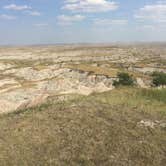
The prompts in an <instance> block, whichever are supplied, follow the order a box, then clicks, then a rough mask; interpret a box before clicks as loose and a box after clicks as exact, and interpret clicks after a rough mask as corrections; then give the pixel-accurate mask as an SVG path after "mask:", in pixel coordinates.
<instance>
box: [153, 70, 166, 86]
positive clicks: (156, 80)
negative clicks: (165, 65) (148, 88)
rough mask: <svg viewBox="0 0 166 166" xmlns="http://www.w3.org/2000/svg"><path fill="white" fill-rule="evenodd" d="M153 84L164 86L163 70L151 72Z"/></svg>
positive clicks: (164, 74)
mask: <svg viewBox="0 0 166 166" xmlns="http://www.w3.org/2000/svg"><path fill="white" fill-rule="evenodd" d="M152 77H153V84H154V85H155V86H164V85H166V73H163V72H154V73H153V74H152Z"/></svg>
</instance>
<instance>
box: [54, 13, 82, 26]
mask: <svg viewBox="0 0 166 166" xmlns="http://www.w3.org/2000/svg"><path fill="white" fill-rule="evenodd" d="M84 19H85V16H82V15H72V16H68V15H60V16H58V17H57V20H58V24H59V25H71V24H72V23H74V22H79V21H82V20H84Z"/></svg>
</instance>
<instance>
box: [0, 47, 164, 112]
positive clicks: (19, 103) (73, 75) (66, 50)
mask: <svg viewBox="0 0 166 166" xmlns="http://www.w3.org/2000/svg"><path fill="white" fill-rule="evenodd" d="M141 51H142V49H141ZM133 52H136V50H135V49H133V48H128V47H127V48H119V47H115V48H112V47H109V46H107V47H100V49H99V48H98V47H87V48H85V47H80V46H79V47H78V46H77V47H71V46H70V47H69V46H68V47H67V46H66V47H34V48H29V47H27V48H0V113H7V112H11V111H14V110H16V109H21V108H25V107H32V106H35V105H37V104H41V103H43V102H44V101H45V100H46V99H47V98H48V97H49V96H51V95H64V94H71V93H74V94H83V95H89V94H90V93H93V92H103V91H108V90H112V89H113V88H114V87H113V85H112V83H113V81H114V80H116V79H117V78H116V75H117V73H118V72H119V71H128V72H133V73H132V74H134V76H135V78H136V80H137V83H138V85H139V86H141V87H148V86H149V80H148V75H146V74H147V73H148V72H152V71H156V70H161V71H164V72H165V70H166V69H165V67H164V65H163V66H162V65H161V63H156V62H157V61H158V60H161V57H160V56H158V57H156V54H154V55H153V54H151V55H150V56H149V53H148V52H146V49H145V50H144V56H142V54H141V55H140V54H139V53H137V54H133ZM137 52H138V48H137ZM162 56H163V54H162ZM163 57H164V58H165V56H163ZM147 58H149V60H147ZM156 58H158V59H157V60H156V62H155V63H154V62H151V60H152V59H156ZM164 58H163V59H164ZM144 59H146V61H147V62H146V63H145V61H144ZM140 64H141V65H143V66H141V65H140ZM147 64H148V65H147ZM158 64H160V66H158Z"/></svg>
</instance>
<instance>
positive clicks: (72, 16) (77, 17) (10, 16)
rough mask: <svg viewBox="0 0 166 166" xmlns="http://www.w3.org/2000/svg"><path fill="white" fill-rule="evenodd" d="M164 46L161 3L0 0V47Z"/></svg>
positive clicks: (165, 16)
mask: <svg viewBox="0 0 166 166" xmlns="http://www.w3.org/2000/svg"><path fill="white" fill-rule="evenodd" d="M138 41H140V42H141V41H142V42H146V41H147V42H149V41H166V0H162V1H159V0H0V45H25V44H58V43H111V42H138Z"/></svg>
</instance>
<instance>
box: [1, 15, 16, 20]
mask: <svg viewBox="0 0 166 166" xmlns="http://www.w3.org/2000/svg"><path fill="white" fill-rule="evenodd" d="M0 18H1V19H5V20H15V19H16V17H15V16H11V15H7V14H2V15H0Z"/></svg>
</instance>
